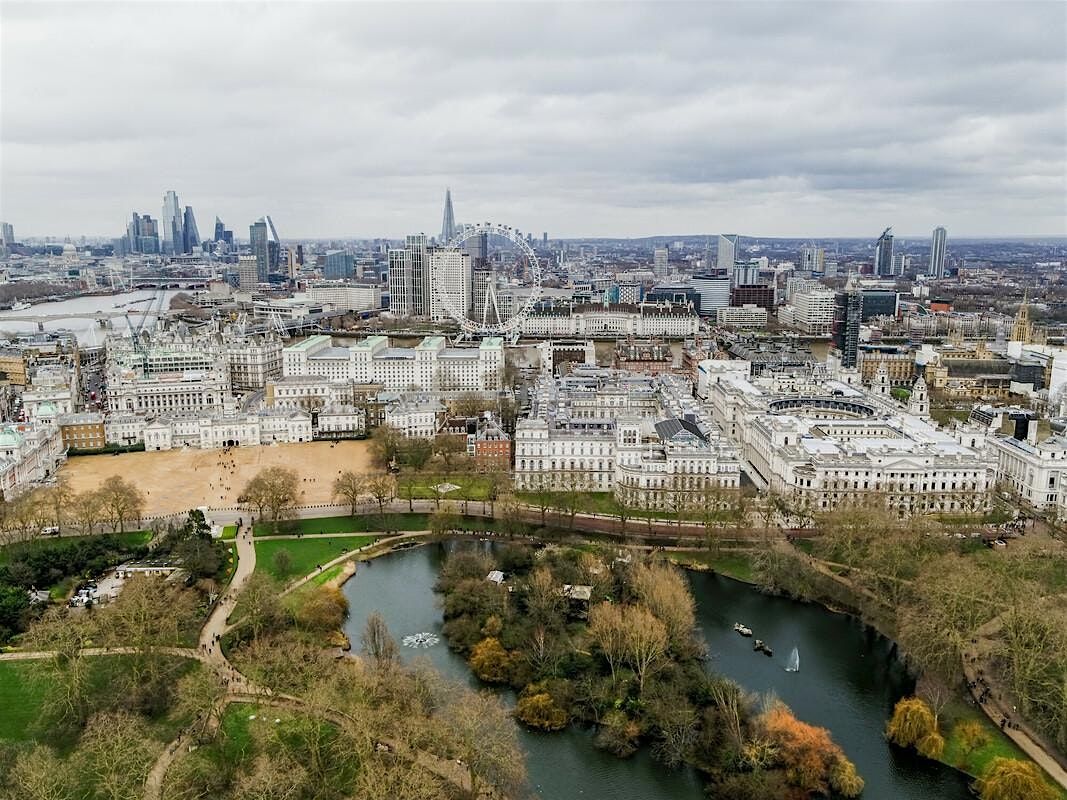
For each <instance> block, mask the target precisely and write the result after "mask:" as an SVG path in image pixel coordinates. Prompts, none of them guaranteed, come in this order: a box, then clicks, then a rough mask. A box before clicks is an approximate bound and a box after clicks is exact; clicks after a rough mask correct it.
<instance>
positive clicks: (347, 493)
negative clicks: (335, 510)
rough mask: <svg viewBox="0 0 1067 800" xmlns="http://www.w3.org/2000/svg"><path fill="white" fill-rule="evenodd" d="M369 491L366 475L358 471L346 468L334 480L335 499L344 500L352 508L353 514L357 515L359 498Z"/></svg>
mask: <svg viewBox="0 0 1067 800" xmlns="http://www.w3.org/2000/svg"><path fill="white" fill-rule="evenodd" d="M366 491H367V487H366V481H365V480H364V476H363V475H361V474H359V473H358V472H353V471H352V470H349V469H346V470H345V471H344V472H342V473H341V474H340V475H338V476H337V477H336V478H334V481H333V496H334V499H335V500H344V501H345V502H346V503H348V505H349V507H350V508H351V510H352V516H353V517H354V516H356V507H357V506H358V505H359V500H360V498H361V497H363V494H364V493H365V492H366Z"/></svg>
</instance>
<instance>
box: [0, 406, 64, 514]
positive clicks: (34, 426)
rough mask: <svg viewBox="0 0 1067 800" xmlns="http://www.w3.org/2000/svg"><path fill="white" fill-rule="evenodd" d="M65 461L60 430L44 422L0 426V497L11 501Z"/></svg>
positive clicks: (45, 477) (50, 473)
mask: <svg viewBox="0 0 1067 800" xmlns="http://www.w3.org/2000/svg"><path fill="white" fill-rule="evenodd" d="M65 459H66V450H65V449H64V447H63V437H62V435H61V434H60V431H59V428H58V427H57V426H56V425H52V424H43V423H32V422H29V423H21V424H13V423H5V424H4V425H2V426H0V497H2V498H3V499H11V498H12V497H15V496H17V495H19V494H21V493H22V492H24V491H26V490H27V489H30V488H32V487H34V486H35V485H38V484H40V483H41V482H42V481H44V480H46V479H47V478H49V477H51V476H52V475H55V473H56V470H58V469H59V467H60V466H61V465H62V463H63V461H64V460H65Z"/></svg>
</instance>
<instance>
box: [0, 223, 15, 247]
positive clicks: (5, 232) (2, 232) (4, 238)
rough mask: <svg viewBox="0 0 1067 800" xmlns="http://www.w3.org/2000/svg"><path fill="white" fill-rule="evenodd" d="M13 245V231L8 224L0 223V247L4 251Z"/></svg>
mask: <svg viewBox="0 0 1067 800" xmlns="http://www.w3.org/2000/svg"><path fill="white" fill-rule="evenodd" d="M14 243H15V229H14V228H13V227H12V226H11V223H10V222H0V247H3V248H4V249H5V250H6V249H7V248H9V247H10V246H11V245H13V244H14Z"/></svg>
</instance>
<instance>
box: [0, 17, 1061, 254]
mask: <svg viewBox="0 0 1067 800" xmlns="http://www.w3.org/2000/svg"><path fill="white" fill-rule="evenodd" d="M604 8H605V7H604V6H601V5H597V6H591V5H589V6H582V5H579V6H554V5H537V6H529V7H526V6H508V7H507V8H506V9H504V8H495V7H491V6H479V7H478V8H477V14H472V15H467V24H465V25H455V24H451V22H452V21H454V20H455V18H456V16H457V13H458V14H459V15H460V16H463V15H462V7H452V6H450V7H448V8H446V7H444V6H420V7H418V12H417V13H411V9H410V8H399V7H396V6H393V7H388V6H377V5H353V6H340V5H327V4H308V5H299V6H291V5H271V6H266V7H264V8H263V9H261V11H262V13H257V14H248V13H247V10H248V6H246V5H244V4H233V5H212V6H211V15H210V24H205V23H206V21H207V20H208V19H209V18H208V17H207V16H206V15H205V13H203V12H204V10H205V9H207V6H195V5H194V6H188V5H184V4H182V5H173V6H171V5H160V6H156V5H153V6H152V7H151V8H145V7H142V6H136V5H123V6H107V5H96V4H74V5H71V6H62V5H60V4H42V5H37V6H32V5H28V4H5V5H4V7H3V11H2V14H3V22H4V24H3V33H2V36H3V47H2V53H3V55H2V59H3V62H2V65H3V95H4V105H3V109H2V115H3V119H2V122H3V126H2V139H0V145H2V153H0V155H2V162H0V176H2V179H3V180H2V183H3V186H4V189H3V191H2V192H0V219H4V220H7V221H10V222H11V223H12V224H14V225H15V227H16V229H17V230H19V231H20V232H22V235H24V236H27V237H32V236H41V235H51V236H62V235H88V236H113V235H114V227H115V220H119V219H125V218H127V217H128V216H129V213H130V210H131V209H133V208H145V207H147V208H153V207H155V206H156V203H158V200H157V199H156V198H158V197H159V196H160V191H161V190H162V189H167V188H172V187H173V188H175V189H176V190H177V191H178V192H179V193H180V194H181V195H182V196H183V197H187V198H188V199H189V200H190V201H191V205H192V206H193V207H194V208H196V209H200V210H201V213H202V214H204V213H206V214H209V215H215V214H217V215H219V216H221V217H223V218H226V219H233V220H235V224H236V221H238V220H240V224H239V226H238V227H243V225H244V224H247V222H248V221H251V220H255V219H258V218H259V217H260V216H262V213H263V211H262V209H264V208H267V209H269V210H270V211H271V214H272V216H273V217H274V218H275V219H277V220H279V221H282V224H283V226H284V229H285V231H286V233H287V236H292V237H294V238H328V237H388V238H394V239H400V238H402V237H403V236H405V235H406V234H407V233H410V232H411V231H412V230H420V229H421V230H425V231H427V232H428V233H433V232H435V231H436V230H437V229H438V224H439V223H438V221H439V220H440V214H441V192H442V189H443V187H445V186H450V187H452V189H454V190H455V191H456V195H455V197H454V201H455V203H456V207H457V209H459V211H458V212H457V215H456V216H457V219H458V220H459V221H472V220H482V219H492V220H502V221H507V222H509V223H510V224H514V225H517V226H520V227H522V228H523V229H524V230H525V229H527V228H528V229H529V230H531V231H538V232H539V231H542V230H548V231H550V232H551V234H552V236H553V237H561V238H578V237H583V236H584V237H641V236H648V235H656V234H662V233H669V232H670V231H677V230H691V231H709V232H710V231H724V230H730V231H750V232H757V233H759V234H761V235H765V236H781V237H785V236H823V237H829V236H842V237H843V236H870V235H872V234H871V233H870V232H871V231H874V232H875V233H877V231H878V230H881V229H882V228H884V227H885V226H886V225H887V224H892V225H893V226H894V228H895V229H896V230H898V231H901V232H902V234H906V233H910V232H916V233H918V232H923V231H929V230H930V229H931V228H932V227H933V226H935V225H944V226H945V227H947V228H948V229H949V230H950V231H953V232H954V236H956V237H960V238H963V237H970V236H979V235H996V236H1035V235H1046V236H1047V235H1062V234H1063V232H1064V230H1063V229H1064V220H1065V219H1067V200H1065V197H1067V176H1065V166H1064V152H1065V150H1067V126H1065V125H1064V122H1063V119H1064V110H1065V107H1067V103H1065V100H1064V97H1065V93H1067V78H1065V77H1064V74H1065V71H1064V69H1063V66H1064V63H1065V61H1067V44H1065V43H1064V41H1063V37H1062V36H1061V35H1060V34H1061V33H1062V30H1063V28H1064V21H1065V19H1067V10H1065V8H1064V6H1062V5H1061V4H1053V3H1016V4H1010V5H994V4H981V5H974V4H954V3H949V4H930V3H926V4H922V5H911V4H875V3H866V4H851V5H848V6H837V7H829V6H825V5H820V6H813V5H810V4H804V3H789V4H785V5H782V6H778V7H775V8H773V9H771V8H770V7H769V6H767V5H760V6H758V7H754V8H752V7H742V6H738V5H715V6H697V5H682V4H679V5H669V6H667V8H668V9H669V14H668V21H669V22H670V23H672V24H669V25H664V24H663V19H662V17H663V12H662V11H661V8H662V7H653V6H649V5H641V4H627V5H623V6H612V7H611V11H612V13H611V14H605V13H604ZM150 26H159V28H160V29H164V28H165V29H167V30H168V31H169V32H170V33H169V35H168V40H167V44H166V47H163V48H161V47H159V44H158V42H156V41H154V40H153V39H152V37H143V36H139V35H136V33H137V32H138V31H141V30H145V29H147V28H148V27H150ZM398 27H402V28H403V29H404V30H405V35H404V37H401V38H399V39H398V38H397V37H395V36H391V35H388V34H389V33H390V31H395V30H396V29H397V28H398ZM872 29H877V30H878V31H879V35H878V36H874V37H871V36H863V37H857V36H856V35H855V33H856V32H857V31H862V30H872ZM236 33H239V34H240V35H235V34H236ZM253 43H254V45H253ZM757 44H758V45H759V51H760V58H759V59H758V61H753V59H752V57H751V52H752V48H753V47H754V46H755V45H757ZM310 53H315V54H316V57H315V58H310V57H309V54H310ZM327 53H328V54H329V59H328V63H326V62H324V61H323V58H324V57H325V56H324V55H323V54H327ZM801 53H803V54H804V57H803V58H798V57H797V56H798V54H801ZM70 63H77V64H78V65H79V68H78V69H77V70H74V71H71V70H69V69H68V68H67V67H66V66H65V65H67V64H70ZM145 64H150V65H152V66H151V68H150V69H143V68H142V67H143V65H145ZM486 75H491V76H492V78H491V79H490V80H488V81H487V80H486V79H485V76H486ZM16 76H17V77H16ZM162 85H167V86H169V87H171V88H170V89H168V91H167V92H160V91H158V89H159V87H160V86H162ZM190 87H191V88H190ZM131 96H136V97H138V98H139V103H140V104H141V106H140V107H139V108H138V110H137V112H136V113H133V112H132V111H131V110H130V108H129V104H128V99H129V98H130V97H131ZM42 97H48V98H49V102H48V103H42V102H41V101H40V99H41V98H42ZM193 109H196V110H193ZM210 109H219V110H220V111H219V113H213V112H211V111H210ZM221 109H226V112H225V113H222V111H221ZM59 110H62V113H61V114H60V112H59ZM75 119H76V120H78V123H77V124H76V125H71V124H69V121H70V120H75ZM350 120H351V121H352V123H353V124H346V123H347V122H348V121H350ZM359 120H375V122H373V123H370V124H363V123H361V122H358V121H359ZM472 120H477V124H475V123H474V122H472ZM427 129H432V130H433V131H434V135H433V136H427V135H426V130H427ZM149 202H151V204H150V205H149ZM208 218H210V216H209V217H208ZM59 221H62V223H61V224H58V223H59Z"/></svg>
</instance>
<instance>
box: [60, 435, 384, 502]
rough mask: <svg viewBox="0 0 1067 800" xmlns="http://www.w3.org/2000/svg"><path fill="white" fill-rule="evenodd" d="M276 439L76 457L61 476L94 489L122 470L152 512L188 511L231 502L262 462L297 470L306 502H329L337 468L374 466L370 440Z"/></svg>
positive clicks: (359, 469) (77, 486)
mask: <svg viewBox="0 0 1067 800" xmlns="http://www.w3.org/2000/svg"><path fill="white" fill-rule="evenodd" d="M332 444H333V446H332V447H331V443H330V442H306V443H303V444H274V445H263V446H260V447H235V448H233V449H231V450H229V451H226V452H224V451H222V450H192V449H183V450H165V451H160V452H146V453H123V454H121V455H117V456H76V457H74V458H71V459H70V460H69V461H67V463H66V465H65V466H64V467H63V468H62V470H60V473H59V474H60V475H61V476H64V477H66V478H67V479H68V480H69V481H70V485H71V488H73V489H74V490H75V491H78V492H80V491H84V490H85V489H95V488H96V487H97V486H99V485H100V483H101V482H102V481H103V480H104V479H106V478H109V477H111V476H112V475H121V476H122V477H124V478H126V480H128V481H131V482H133V483H134V484H135V485H136V486H137V487H138V488H140V489H141V491H143V492H144V493H145V501H146V502H145V513H146V515H148V516H155V515H159V514H172V513H175V512H181V511H188V510H189V509H190V508H196V507H197V506H230V505H234V504H236V502H237V495H238V494H240V492H241V489H242V488H244V485H245V484H246V483H247V482H248V481H249V479H251V478H252V476H253V475H255V474H256V473H257V472H258V471H259V470H261V469H263V468H264V467H273V466H285V467H290V468H292V469H294V470H296V473H297V475H299V476H300V479H301V484H300V485H301V488H302V489H303V491H304V496H303V498H302V500H303V503H304V504H311V503H329V502H331V497H330V494H331V489H332V487H333V479H334V478H335V477H337V473H338V471H339V470H343V469H351V470H355V471H356V472H368V471H370V470H371V463H370V456H369V448H368V442H365V441H344V442H336V443H332Z"/></svg>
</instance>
